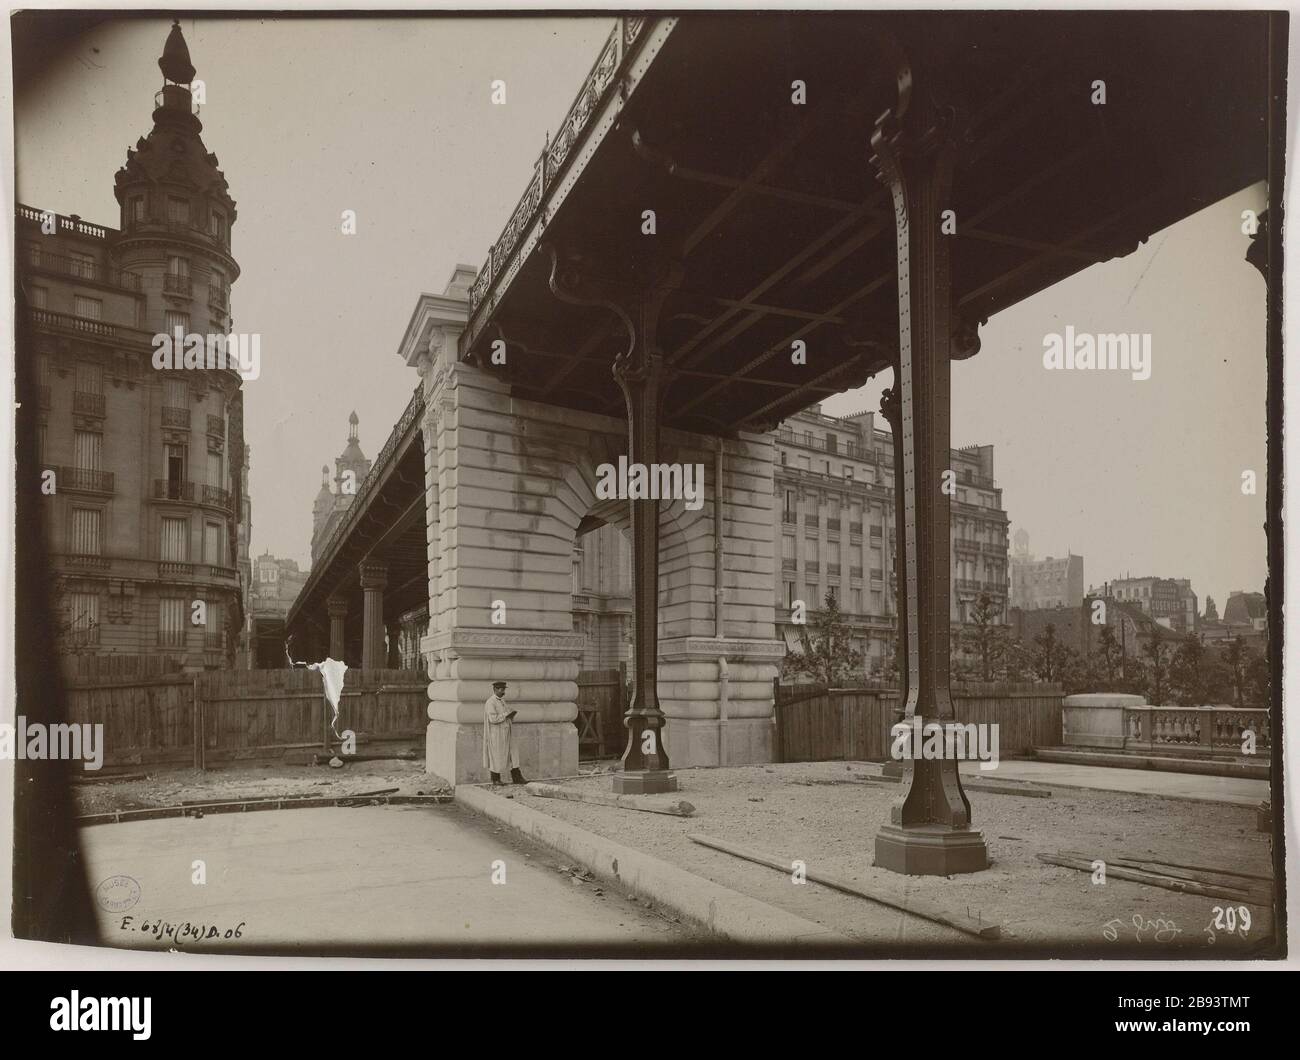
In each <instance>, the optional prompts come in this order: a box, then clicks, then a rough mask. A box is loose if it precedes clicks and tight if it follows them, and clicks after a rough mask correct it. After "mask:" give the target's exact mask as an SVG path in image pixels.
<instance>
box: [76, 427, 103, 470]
mask: <svg viewBox="0 0 1300 1060" xmlns="http://www.w3.org/2000/svg"><path fill="white" fill-rule="evenodd" d="M103 455H104V436H103V435H102V434H96V433H94V432H93V431H73V432H72V466H73V467H75V468H77V469H79V470H81V471H99V470H100V469H101V467H102V465H101V463H100V461H101V460H102V458H103Z"/></svg>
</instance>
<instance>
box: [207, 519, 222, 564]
mask: <svg viewBox="0 0 1300 1060" xmlns="http://www.w3.org/2000/svg"><path fill="white" fill-rule="evenodd" d="M203 562H204V563H207V564H209V565H210V566H213V567H223V566H225V564H224V563H222V562H221V524H220V523H208V524H206V525H205V526H204V527H203Z"/></svg>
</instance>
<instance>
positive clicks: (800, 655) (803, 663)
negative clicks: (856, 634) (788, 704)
mask: <svg viewBox="0 0 1300 1060" xmlns="http://www.w3.org/2000/svg"><path fill="white" fill-rule="evenodd" d="M799 639H800V640H801V642H802V644H803V647H802V650H800V651H792V652H788V653H787V654H786V657H785V659H784V660H783V662H782V664H781V673H782V674H783V675H784V676H793V675H796V674H808V675H810V676H811V677H812V679H813V680H814V681H815V682H817V683H818V684H822V685H826V686H827V687H834V686H836V685H843V684H846V683H847V682H848V681H849V680H851V679H854V678H858V677H860V676H861V674H862V652H860V651H858V650H857V649H856V648H854V647H853V645H852V643H851V641H850V640H849V634H848V630H847V629H846V628H845V626H844V622H843V620H842V619H841V617H840V605H839V601H838V600H836V599H835V593H834V592H828V593H827V594H826V599H825V601H824V604H823V607H822V610H820V611H817V612H815V614H814V621H813V627H812V630H811V631H809V630H808V627H807V626H804V627H802V628H801V629H800V631H799Z"/></svg>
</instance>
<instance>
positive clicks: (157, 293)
mask: <svg viewBox="0 0 1300 1060" xmlns="http://www.w3.org/2000/svg"><path fill="white" fill-rule="evenodd" d="M158 66H159V69H161V70H162V74H163V85H162V88H161V89H160V90H159V91H158V93H157V95H156V96H155V97H154V112H153V129H152V130H151V131H150V133H149V135H148V136H147V137H142V138H141V139H139V140H138V141H137V142H136V145H135V147H134V148H132V149H128V150H127V153H126V164H125V165H124V166H122V168H121V169H119V170H118V171H117V176H116V178H115V180H116V186H115V188H114V194H115V195H116V197H117V201H118V204H119V206H120V207H121V226H120V232H121V234H120V235H119V236H118V237H117V240H116V245H115V247H114V258H115V260H116V263H117V265H118V266H119V267H120V268H122V269H125V270H129V271H130V272H133V273H136V274H138V275H140V276H141V277H143V281H144V290H145V294H146V297H145V300H144V303H143V309H142V319H141V320H140V321H139V322H138V326H139V327H141V328H143V329H144V330H146V331H150V332H153V333H154V334H157V333H159V332H162V331H167V332H169V333H170V332H171V331H172V330H173V328H174V327H175V326H177V325H182V326H184V327H185V330H186V333H187V334H188V333H189V332H197V333H200V334H206V333H213V334H225V333H226V332H228V331H229V330H230V326H231V318H230V285H231V284H232V283H233V282H234V281H235V280H236V279H237V278H238V276H239V265H238V263H237V262H236V261H235V259H234V258H233V257H231V255H230V230H231V228H232V227H233V226H234V223H235V217H236V212H235V201H234V200H233V199H232V198H231V197H230V191H229V187H228V185H227V183H226V178H225V176H224V175H223V174H222V172H221V170H220V169H219V168H217V156H216V155H214V154H212V153H211V152H209V151H208V149H207V148H206V147H205V146H204V144H203V139H202V137H201V136H200V133H201V132H202V131H203V124H202V123H201V122H200V121H199V118H198V106H197V105H196V104H195V102H194V96H195V89H198V90H199V98H200V99H202V98H203V94H204V93H203V86H202V82H195V81H194V66H193V64H192V63H191V62H190V53H189V48H188V47H187V46H186V44H185V38H184V36H183V35H182V34H181V27H180V24H179V23H173V24H172V28H171V33H170V34H169V35H168V37H167V42H166V44H165V45H164V46H163V54H162V57H161V58H160V59H159V60H158Z"/></svg>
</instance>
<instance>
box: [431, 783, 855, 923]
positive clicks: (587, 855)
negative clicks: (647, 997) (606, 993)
mask: <svg viewBox="0 0 1300 1060" xmlns="http://www.w3.org/2000/svg"><path fill="white" fill-rule="evenodd" d="M456 801H457V802H458V803H460V804H461V805H463V806H466V807H468V808H469V809H472V810H476V811H477V812H479V813H482V814H485V815H486V816H488V817H491V818H493V819H494V820H497V821H500V822H501V823H502V824H507V825H509V826H510V827H511V828H514V829H516V830H518V831H520V832H522V833H523V834H524V835H526V836H529V837H530V838H532V839H536V840H537V841H539V842H541V843H544V844H545V845H547V846H549V847H551V848H552V849H554V850H558V851H560V852H561V853H563V854H565V855H567V856H568V857H570V858H572V859H573V860H574V861H576V862H578V863H579V864H580V865H582V866H583V867H585V868H587V869H588V870H590V871H591V872H593V873H595V874H596V875H597V876H601V877H604V878H605V879H606V880H610V881H613V882H615V883H617V884H618V886H620V887H624V888H627V889H628V890H631V891H632V892H633V893H635V894H639V895H642V896H644V897H646V898H649V899H650V900H651V901H653V902H655V903H656V904H658V905H661V906H664V907H665V908H668V909H672V910H674V911H675V912H676V913H678V914H679V915H680V916H682V917H683V918H684V919H687V920H690V921H692V922H694V923H696V924H699V925H700V926H702V927H704V928H705V929H706V930H708V931H710V932H712V933H713V934H715V935H719V936H721V937H722V938H725V939H729V940H731V941H733V942H741V943H751V944H760V945H764V946H771V945H772V944H773V943H792V942H798V943H799V945H800V947H801V948H802V947H806V946H810V945H811V946H819V945H820V946H834V947H846V946H851V945H854V940H853V939H851V938H849V937H848V936H846V935H841V934H839V933H838V932H836V931H832V930H831V929H830V928H827V927H824V926H822V925H821V924H816V923H813V922H812V921H811V920H805V919H804V918H803V917H800V916H796V915H795V914H793V913H788V912H786V911H785V910H784V909H778V908H777V907H776V906H773V905H768V904H767V903H766V902H761V901H759V900H758V899H757V898H750V897H749V896H748V895H744V894H740V893H739V892H737V891H733V890H731V889H730V888H727V887H723V886H722V885H721V884H717V883H714V882H713V881H712V880H706V879H704V878H703V877H702V876H696V875H695V874H694V873H690V872H687V871H685V870H684V869H679V868H676V867H675V866H673V865H670V864H669V863H668V862H666V861H663V860H661V859H660V858H656V857H653V856H651V855H650V854H646V853H644V852H642V851H640V850H633V849H632V848H631V847H626V846H623V845H622V844H621V843H615V842H614V841H613V840H611V839H606V838H605V837H604V836H599V835H596V834H595V833H594V832H588V831H587V830H586V829H584V828H578V827H577V826H575V825H572V824H569V823H568V822H567V821H561V820H558V819H556V818H554V817H550V816H548V815H546V814H544V813H539V812H538V811H537V810H530V809H529V808H528V807H526V806H520V805H519V804H518V803H516V802H514V801H512V800H509V799H504V798H502V797H501V796H500V795H494V794H493V793H492V792H491V791H490V790H486V789H484V788H478V787H473V786H469V785H465V784H460V785H457V787H456Z"/></svg>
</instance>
